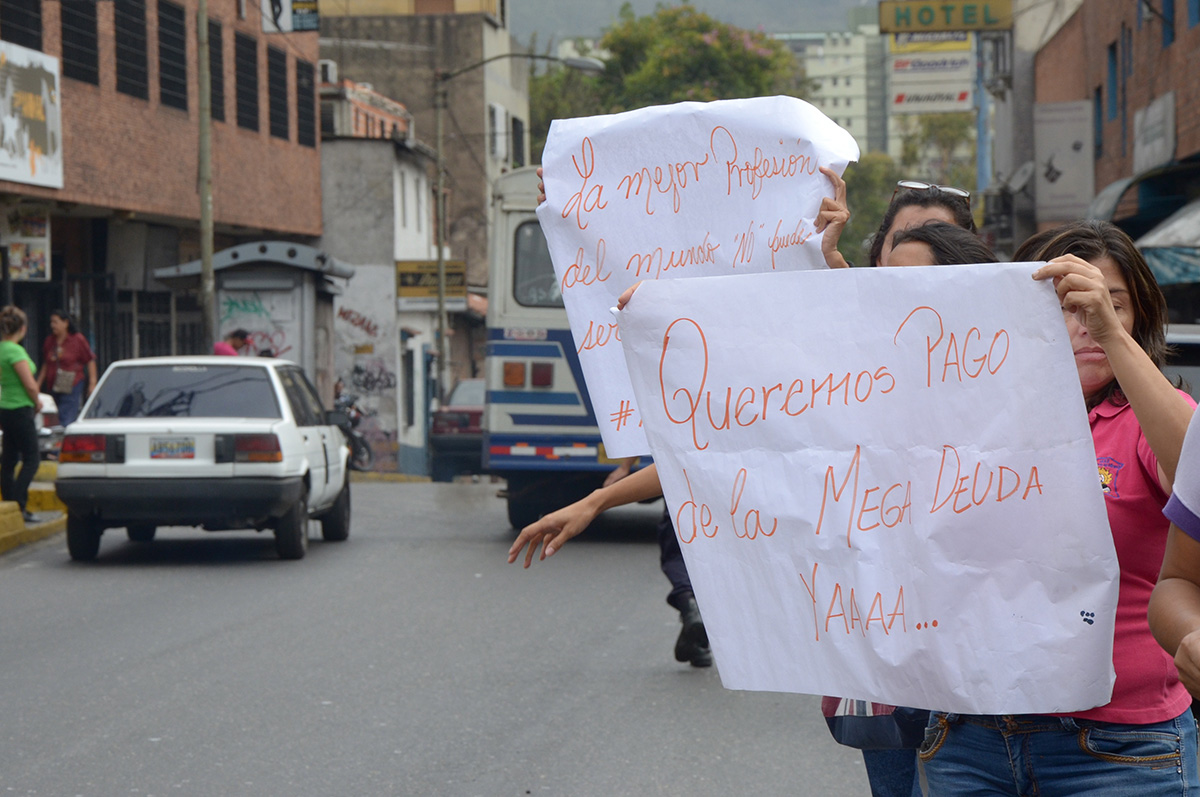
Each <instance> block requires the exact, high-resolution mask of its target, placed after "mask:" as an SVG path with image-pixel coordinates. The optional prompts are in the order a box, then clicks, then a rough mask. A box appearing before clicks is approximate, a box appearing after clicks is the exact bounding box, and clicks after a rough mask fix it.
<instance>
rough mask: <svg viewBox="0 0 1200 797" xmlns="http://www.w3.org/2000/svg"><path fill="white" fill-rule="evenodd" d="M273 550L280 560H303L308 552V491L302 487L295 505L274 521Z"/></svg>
mask: <svg viewBox="0 0 1200 797" xmlns="http://www.w3.org/2000/svg"><path fill="white" fill-rule="evenodd" d="M275 550H276V551H277V552H278V553H279V558H280V559H303V558H304V554H306V553H307V552H308V491H307V490H306V489H304V488H303V487H301V488H300V497H299V498H298V499H297V500H296V503H294V504H292V507H291V509H289V510H288V511H287V512H286V513H285V514H284V516H283V517H281V518H279V519H278V520H276V521H275Z"/></svg>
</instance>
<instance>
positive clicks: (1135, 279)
mask: <svg viewBox="0 0 1200 797" xmlns="http://www.w3.org/2000/svg"><path fill="white" fill-rule="evenodd" d="M1035 239H1036V240H1035ZM1062 255H1075V256H1076V257H1079V258H1082V259H1084V260H1087V261H1089V262H1091V263H1095V261H1097V260H1099V259H1100V258H1102V257H1109V258H1112V261H1113V262H1114V263H1116V265H1117V269H1118V270H1119V271H1120V272H1121V276H1122V277H1124V278H1125V284H1126V285H1128V286H1129V300H1130V302H1131V304H1132V307H1133V311H1134V313H1133V333H1132V334H1133V339H1134V340H1136V341H1137V343H1138V345H1139V346H1141V347H1142V349H1143V350H1144V351H1145V352H1146V354H1147V355H1148V356H1149V357H1150V359H1151V360H1152V361H1153V362H1154V364H1155V365H1157V366H1158V367H1159V368H1162V367H1163V365H1164V364H1165V363H1166V361H1167V354H1168V353H1169V352H1170V348H1169V347H1168V346H1167V336H1166V332H1165V329H1164V328H1165V326H1166V323H1167V300H1166V297H1164V296H1163V292H1162V289H1161V288H1159V287H1158V281H1157V280H1155V279H1154V272H1153V271H1151V270H1150V266H1149V265H1148V264H1147V263H1146V259H1145V258H1144V257H1142V253H1141V252H1139V251H1138V249H1137V247H1136V246H1134V244H1133V239H1131V238H1130V237H1129V236H1128V235H1126V234H1125V232H1124V230H1122V229H1121V228H1120V227H1118V226H1116V225H1115V224H1112V223H1111V222H1107V221H1096V220H1092V219H1088V220H1086V221H1073V222H1070V223H1069V224H1064V225H1062V226H1061V227H1056V228H1054V229H1053V230H1046V231H1044V232H1040V233H1038V234H1037V235H1034V236H1033V239H1031V240H1030V241H1026V242H1025V243H1024V244H1022V245H1021V246H1020V248H1019V249H1017V253H1016V255H1014V257H1015V258H1016V259H1017V260H1053V259H1054V258H1056V257H1061V256H1062ZM1118 390H1119V385H1117V383H1116V380H1115V379H1114V380H1113V382H1112V383H1111V384H1109V386H1108V387H1107V388H1106V389H1105V390H1104V391H1103V393H1102V394H1101V396H1100V398H1099V401H1104V400H1105V399H1107V398H1109V397H1110V396H1112V395H1113V394H1114V393H1116V392H1117V391H1118Z"/></svg>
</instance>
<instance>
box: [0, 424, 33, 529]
mask: <svg viewBox="0 0 1200 797" xmlns="http://www.w3.org/2000/svg"><path fill="white" fill-rule="evenodd" d="M33 416H34V410H33V407H20V408H18V409H15V410H0V432H3V433H4V441H3V443H2V445H3V450H0V498H3V499H4V500H5V501H16V502H17V503H18V504H20V505H21V511H22V512H24V511H25V503H26V501H27V500H28V498H29V485H30V483H31V482H32V481H33V477H34V476H35V475H37V469H38V461H39V459H40V457H39V455H38V438H37V427H36V426H35V425H34V423H33ZM18 462H20V463H21V470H20V472H19V473H16V474H15V475H14V471H16V467H17V463H18Z"/></svg>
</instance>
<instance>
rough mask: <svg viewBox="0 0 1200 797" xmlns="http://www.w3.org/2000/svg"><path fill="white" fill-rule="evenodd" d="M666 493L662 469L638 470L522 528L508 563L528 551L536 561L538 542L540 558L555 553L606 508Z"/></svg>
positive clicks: (529, 557)
mask: <svg viewBox="0 0 1200 797" xmlns="http://www.w3.org/2000/svg"><path fill="white" fill-rule="evenodd" d="M660 495H662V485H661V484H660V483H659V481H658V468H656V467H655V466H654V465H648V466H647V467H644V468H642V469H641V470H639V471H638V472H637V473H634V474H632V475H631V476H627V477H626V478H624V479H621V480H620V481H617V482H613V483H612V484H610V485H608V486H606V487H601V488H600V489H599V490H593V491H592V492H591V494H590V495H588V496H587V497H586V498H582V499H580V500H578V501H576V502H575V503H573V504H571V505H570V506H565V507H563V508H562V509H560V510H558V511H557V512H551V513H550V514H549V515H546V516H545V517H543V518H541V519H540V520H538V521H536V522H534V523H530V524H529V525H528V526H526V527H525V528H523V529H522V530H521V533H520V534H519V535H518V536H517V539H516V541H515V542H513V544H512V547H511V548H509V549H508V562H509V564H512V563H513V562H515V561H517V559H518V558H519V557H520V556H521V550H522V549H523V548H526V546H528V549H527V550H526V551H525V567H529V566H530V565H531V564H533V554H534V552H535V551H536V550H537V547H538V545H541V546H542V553H541V556H539V557H538V559H545V558H546V557H547V556H553V555H554V552H555V551H557V550H558V549H559V548H561V547H563V545H565V544H566V542H567V540H569V539H571V538H572V537H575V536H577V535H578V534H580V533H581V532H583V530H584V529H586V528H587V527H588V526H589V525H590V524H591V522H592V521H593V520H595V519H596V517H597V516H598V515H599V514H600V513H601V512H603V511H604V510H606V509H612V508H613V507H614V506H624V505H626V504H633V503H637V502H638V501H645V500H647V499H650V498H656V497H658V496H660Z"/></svg>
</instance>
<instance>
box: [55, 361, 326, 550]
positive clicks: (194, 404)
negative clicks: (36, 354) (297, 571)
mask: <svg viewBox="0 0 1200 797" xmlns="http://www.w3.org/2000/svg"><path fill="white" fill-rule="evenodd" d="M344 421H345V419H344V418H341V417H339V413H336V412H332V411H326V410H325V409H323V408H322V406H321V401H320V399H319V398H318V397H317V391H316V390H315V389H314V388H313V386H312V383H311V382H309V380H308V378H307V377H306V376H305V375H304V371H303V370H302V369H301V368H300V367H299V366H297V365H296V364H294V363H291V362H287V361H285V360H276V359H271V358H261V357H236V358H235V357H211V356H210V357H147V358H143V359H137V360H122V361H119V362H115V363H113V364H112V365H111V366H109V367H108V369H107V370H106V371H105V372H104V376H103V377H102V378H101V379H100V382H99V384H98V385H97V386H96V390H95V392H94V393H93V394H92V395H91V397H90V398H89V399H88V401H87V403H86V404H85V405H84V407H83V411H82V412H81V413H80V416H79V418H78V419H77V420H76V421H75V422H74V423H72V424H71V425H70V426H69V427H67V429H66V432H65V434H64V436H63V442H62V449H61V451H60V453H59V462H58V478H57V480H56V481H55V489H56V492H57V493H58V497H59V499H60V500H61V501H62V502H63V503H64V504H65V505H66V507H67V549H68V551H69V552H70V554H71V558H72V559H76V560H91V559H95V558H96V555H97V554H98V553H99V549H100V536H101V534H102V533H103V532H104V530H105V529H108V528H113V527H124V528H125V529H126V532H127V534H128V536H129V539H130V540H133V541H135V542H149V541H151V540H153V539H154V535H155V531H156V529H157V527H158V526H201V527H203V528H204V529H206V530H208V531H222V530H227V529H257V530H260V531H261V530H264V529H271V530H272V531H273V532H274V534H275V547H276V549H277V551H278V553H279V556H280V557H281V558H283V559H299V558H301V557H303V556H304V554H305V552H306V551H307V549H308V520H309V518H316V519H318V520H320V521H321V531H322V536H323V537H324V538H325V539H326V540H329V541H341V540H345V539H346V538H347V536H349V533H350V482H349V478H348V476H349V470H348V469H347V465H346V463H347V459H348V457H349V448H348V446H347V445H346V438H345V436H344V435H343V434H342V431H341V429H340V428H339V423H341V422H344Z"/></svg>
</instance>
